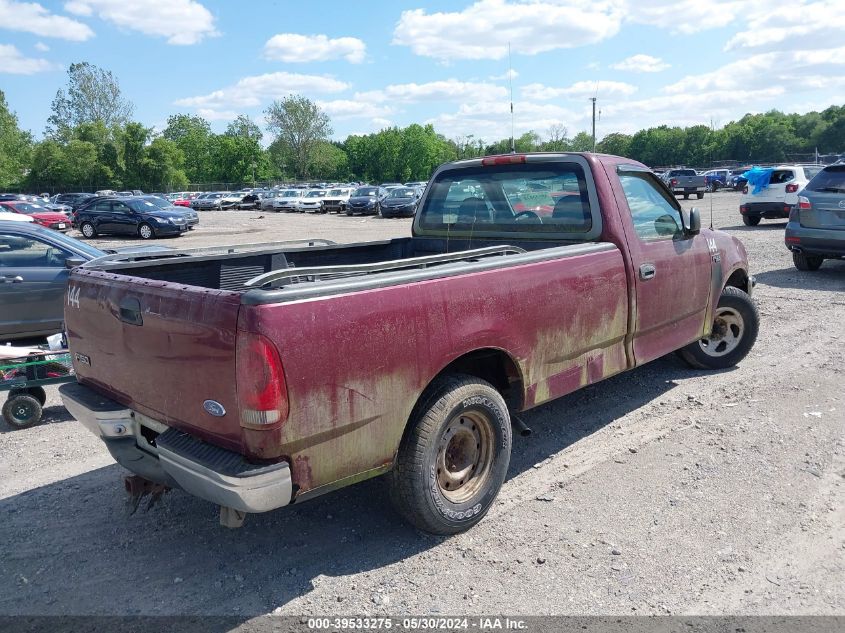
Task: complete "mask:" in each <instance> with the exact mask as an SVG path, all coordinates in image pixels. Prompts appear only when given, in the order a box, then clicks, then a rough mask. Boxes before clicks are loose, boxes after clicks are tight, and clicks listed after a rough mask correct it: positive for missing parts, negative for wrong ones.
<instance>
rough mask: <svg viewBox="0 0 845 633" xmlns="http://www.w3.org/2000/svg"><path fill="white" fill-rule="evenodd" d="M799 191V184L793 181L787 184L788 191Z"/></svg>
mask: <svg viewBox="0 0 845 633" xmlns="http://www.w3.org/2000/svg"><path fill="white" fill-rule="evenodd" d="M797 191H798V184H797V183H794V182H791V183H789V184H788V185H786V193H797Z"/></svg>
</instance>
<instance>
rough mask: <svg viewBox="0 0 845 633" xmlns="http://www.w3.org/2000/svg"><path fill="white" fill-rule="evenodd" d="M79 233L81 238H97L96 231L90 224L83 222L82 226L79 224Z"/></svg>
mask: <svg viewBox="0 0 845 633" xmlns="http://www.w3.org/2000/svg"><path fill="white" fill-rule="evenodd" d="M79 232H80V233H82V237H85V238H88V239H91V238H92V237H97V229H96V228H95V227H94V225H93V224H91V223H90V222H83V223H82V224H80V225H79Z"/></svg>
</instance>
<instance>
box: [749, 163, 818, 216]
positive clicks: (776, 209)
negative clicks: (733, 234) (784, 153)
mask: <svg viewBox="0 0 845 633" xmlns="http://www.w3.org/2000/svg"><path fill="white" fill-rule="evenodd" d="M821 169H822V167H821V165H778V166H777V167H772V168H771V175H770V177H769V184H768V186H766V187H765V188H763V189H762V190H761V191H760V192H759V193H754V190H753V189H747V190H746V191H745V193H744V194H743V196H742V198H741V200H740V203H739V212H740V214H741V215H742V222H743V224H745V225H746V226H757V225H758V224H760V220H761V219H763V218H766V219H769V220H778V219H784V218H788V217H789V213H790V211H792V207H794V206H795V205H796V204H798V194H799V193H800V192H801V190H803V189H804V186H805V185H806V184H807V183H808V182H809V181H810V179H811V178H812V177H813V176H815V175H816V174H817V173H819V172H820V171H821Z"/></svg>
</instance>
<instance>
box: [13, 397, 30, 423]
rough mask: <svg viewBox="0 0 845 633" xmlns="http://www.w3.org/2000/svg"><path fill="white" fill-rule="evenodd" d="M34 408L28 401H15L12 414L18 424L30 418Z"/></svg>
mask: <svg viewBox="0 0 845 633" xmlns="http://www.w3.org/2000/svg"><path fill="white" fill-rule="evenodd" d="M34 413H35V410H34V409H33V408H32V405H31V404H29V403H28V402H16V403H15V406H14V407H13V410H12V416H13V417H14V419H15V422H17V423H18V424H26V423H27V422H29V420H30V418H32V416H33V414H34Z"/></svg>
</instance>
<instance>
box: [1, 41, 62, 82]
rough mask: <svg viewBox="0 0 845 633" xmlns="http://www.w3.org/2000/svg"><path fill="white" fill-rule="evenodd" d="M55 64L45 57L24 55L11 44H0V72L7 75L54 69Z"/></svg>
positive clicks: (29, 73)
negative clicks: (37, 57)
mask: <svg viewBox="0 0 845 633" xmlns="http://www.w3.org/2000/svg"><path fill="white" fill-rule="evenodd" d="M56 68H58V66H57V65H55V64H53V63H51V62H49V61H47V60H46V59H36V58H34V57H24V55H23V54H22V53H21V52H20V51H19V50H18V49H17V48H15V47H14V46H12V45H11V44H0V73H4V74H9V75H34V74H35V73H42V72H45V71H48V70H55V69H56Z"/></svg>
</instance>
